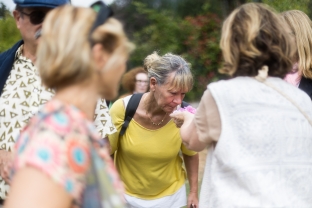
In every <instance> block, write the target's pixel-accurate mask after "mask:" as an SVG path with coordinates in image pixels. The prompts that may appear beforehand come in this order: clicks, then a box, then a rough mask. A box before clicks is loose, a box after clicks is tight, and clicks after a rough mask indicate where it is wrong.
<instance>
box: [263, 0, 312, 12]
mask: <svg viewBox="0 0 312 208" xmlns="http://www.w3.org/2000/svg"><path fill="white" fill-rule="evenodd" d="M262 2H263V3H265V4H268V5H269V6H271V7H273V8H274V9H276V10H277V11H278V12H283V11H287V10H294V9H297V10H301V11H303V12H305V13H306V14H308V12H309V9H308V4H309V3H310V0H262Z"/></svg>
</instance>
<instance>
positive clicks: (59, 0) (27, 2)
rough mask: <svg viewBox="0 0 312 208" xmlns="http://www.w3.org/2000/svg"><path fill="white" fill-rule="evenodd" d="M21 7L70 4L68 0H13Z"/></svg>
mask: <svg viewBox="0 0 312 208" xmlns="http://www.w3.org/2000/svg"><path fill="white" fill-rule="evenodd" d="M13 1H14V3H15V4H17V5H18V6H20V7H48V8H55V7H58V6H61V5H64V4H68V3H69V1H68V0H13Z"/></svg>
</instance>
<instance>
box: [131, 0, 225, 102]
mask: <svg viewBox="0 0 312 208" xmlns="http://www.w3.org/2000/svg"><path fill="white" fill-rule="evenodd" d="M131 5H132V6H134V9H135V14H136V17H137V18H138V19H140V20H141V22H144V25H143V26H142V27H141V28H136V30H135V32H133V33H131V36H132V39H133V41H134V43H135V44H136V47H137V48H136V50H135V51H134V53H133V54H132V55H131V57H130V66H131V67H134V66H142V65H143V60H144V58H145V57H146V56H147V55H149V54H151V53H152V52H153V51H158V52H159V53H160V54H161V55H163V54H165V53H168V52H170V53H174V54H179V55H182V56H183V57H184V58H185V59H186V60H187V61H188V62H190V63H191V64H192V69H193V74H194V79H195V84H194V88H193V90H192V91H191V92H189V93H188V94H187V97H186V99H187V100H198V99H199V98H200V97H201V95H202V93H203V92H204V90H205V89H206V85H207V84H208V83H209V82H211V81H213V80H216V79H218V75H217V69H218V67H219V62H220V57H221V52H220V49H219V37H220V26H221V20H220V19H219V18H218V16H217V15H216V14H211V13H209V12H206V13H205V14H201V15H195V16H187V17H184V18H183V17H182V16H183V15H181V16H180V15H176V14H174V12H172V11H169V10H165V9H162V10H157V9H153V8H148V5H147V4H144V3H142V2H139V1H135V2H133V3H132V4H131ZM208 7H209V5H208V4H205V5H204V8H203V9H205V8H206V9H207V8H208ZM199 14H200V12H199ZM130 18H131V17H130ZM126 25H127V22H126ZM131 67H130V68H131Z"/></svg>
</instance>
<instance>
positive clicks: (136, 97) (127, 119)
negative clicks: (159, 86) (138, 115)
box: [119, 93, 143, 136]
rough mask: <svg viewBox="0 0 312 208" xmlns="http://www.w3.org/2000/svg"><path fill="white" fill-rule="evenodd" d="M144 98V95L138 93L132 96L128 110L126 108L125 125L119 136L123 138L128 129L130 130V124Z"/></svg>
mask: <svg viewBox="0 0 312 208" xmlns="http://www.w3.org/2000/svg"><path fill="white" fill-rule="evenodd" d="M142 96H143V93H137V94H133V95H132V96H131V98H130V100H129V102H128V105H127V108H126V113H125V119H124V123H123V124H122V127H121V130H120V133H119V136H122V135H124V134H125V132H126V129H127V128H128V126H129V123H130V121H131V119H132V117H133V116H134V114H135V112H136V110H137V108H138V106H139V103H140V100H141V98H142Z"/></svg>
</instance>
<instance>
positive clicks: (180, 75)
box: [144, 52, 193, 92]
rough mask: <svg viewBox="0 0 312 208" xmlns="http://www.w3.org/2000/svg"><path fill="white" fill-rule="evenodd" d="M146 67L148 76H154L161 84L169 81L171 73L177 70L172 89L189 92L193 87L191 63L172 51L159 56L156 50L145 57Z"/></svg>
mask: <svg viewBox="0 0 312 208" xmlns="http://www.w3.org/2000/svg"><path fill="white" fill-rule="evenodd" d="M144 69H145V70H146V71H147V74H148V78H149V79H150V78H151V77H154V78H155V79H156V80H157V83H158V84H159V85H163V84H165V83H167V81H168V80H167V78H168V76H169V74H171V73H172V72H175V76H174V78H173V80H172V82H171V87H170V89H181V90H185V91H187V92H188V91H190V90H191V89H192V87H193V75H192V72H191V64H190V63H187V62H186V61H185V60H184V59H183V58H182V57H181V56H178V55H174V54H171V53H167V54H165V55H163V56H159V55H158V54H157V52H154V53H152V54H150V55H148V56H147V57H146V58H145V59H144ZM170 89H169V90H170Z"/></svg>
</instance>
